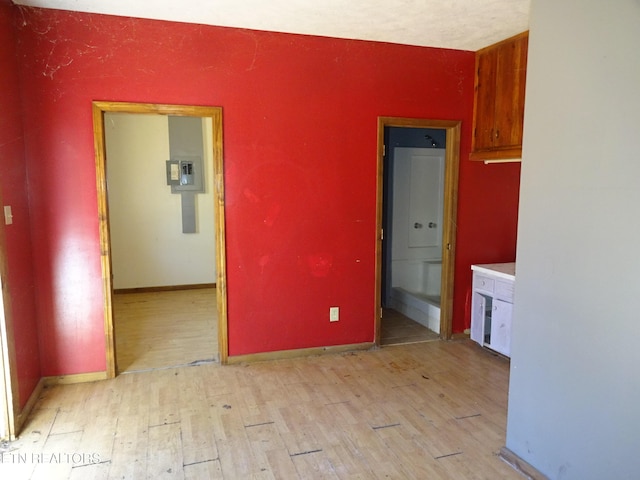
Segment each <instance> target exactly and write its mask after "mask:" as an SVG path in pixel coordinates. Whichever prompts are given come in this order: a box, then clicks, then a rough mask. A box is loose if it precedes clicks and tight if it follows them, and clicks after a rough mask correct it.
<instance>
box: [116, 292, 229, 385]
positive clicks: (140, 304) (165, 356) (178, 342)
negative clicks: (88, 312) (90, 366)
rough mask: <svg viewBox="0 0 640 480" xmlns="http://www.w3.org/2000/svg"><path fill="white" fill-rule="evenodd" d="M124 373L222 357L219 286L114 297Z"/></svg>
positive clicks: (118, 351) (118, 350)
mask: <svg viewBox="0 0 640 480" xmlns="http://www.w3.org/2000/svg"><path fill="white" fill-rule="evenodd" d="M113 312H114V315H113V316H114V325H115V337H116V361H117V365H118V371H119V372H131V371H139V370H150V369H154V368H166V367H175V366H180V365H188V364H191V363H198V362H203V361H205V362H206V361H218V359H219V356H218V317H217V310H216V290H215V288H203V289H192V290H175V291H165V292H149V293H119V294H116V295H114V296H113Z"/></svg>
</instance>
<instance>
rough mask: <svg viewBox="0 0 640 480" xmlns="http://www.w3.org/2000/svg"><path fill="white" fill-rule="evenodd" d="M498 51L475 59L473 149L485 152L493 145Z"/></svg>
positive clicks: (480, 55)
mask: <svg viewBox="0 0 640 480" xmlns="http://www.w3.org/2000/svg"><path fill="white" fill-rule="evenodd" d="M497 66H498V49H497V48H492V49H490V50H486V51H484V52H482V53H478V56H477V58H476V84H475V95H476V96H475V102H476V103H475V111H474V131H473V149H474V150H485V149H488V148H491V146H492V145H493V131H494V124H495V108H496V88H495V87H496V68H497Z"/></svg>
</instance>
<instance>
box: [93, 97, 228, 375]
mask: <svg viewBox="0 0 640 480" xmlns="http://www.w3.org/2000/svg"><path fill="white" fill-rule="evenodd" d="M107 112H116V113H141V114H159V115H175V116H190V117H209V118H211V120H212V122H211V123H212V127H213V131H212V132H211V134H212V138H213V142H212V145H213V176H214V182H213V184H214V202H215V205H214V214H215V237H216V269H217V277H216V296H217V309H218V351H219V355H220V363H222V364H226V363H227V359H228V355H229V350H228V328H227V274H226V260H225V259H226V248H225V216H224V169H223V155H222V153H223V149H222V108H221V107H206V106H191V105H165V104H147V103H125V102H106V101H95V102H93V131H94V147H95V156H96V157H95V160H96V182H97V188H98V215H99V220H100V222H99V223H100V252H101V255H100V261H101V265H102V282H103V295H104V330H105V352H106V364H107V378H113V377H115V376H116V373H117V365H116V351H115V350H116V349H115V333H114V324H113V281H112V265H111V240H110V231H109V212H108V199H107V176H106V143H105V127H104V114H105V113H107Z"/></svg>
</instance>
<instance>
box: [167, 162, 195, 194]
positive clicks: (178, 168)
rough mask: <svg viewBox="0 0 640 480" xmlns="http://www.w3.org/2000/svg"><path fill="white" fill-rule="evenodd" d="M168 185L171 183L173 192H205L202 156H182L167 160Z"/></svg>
mask: <svg viewBox="0 0 640 480" xmlns="http://www.w3.org/2000/svg"><path fill="white" fill-rule="evenodd" d="M167 185H171V193H181V192H193V193H204V181H203V178H202V157H196V156H181V157H172V158H171V160H167Z"/></svg>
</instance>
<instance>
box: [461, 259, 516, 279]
mask: <svg viewBox="0 0 640 480" xmlns="http://www.w3.org/2000/svg"><path fill="white" fill-rule="evenodd" d="M471 270H473V271H476V272H480V273H485V274H487V275H492V276H494V277H499V278H504V279H506V280H515V279H516V263H515V262H510V263H485V264H483V265H471Z"/></svg>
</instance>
